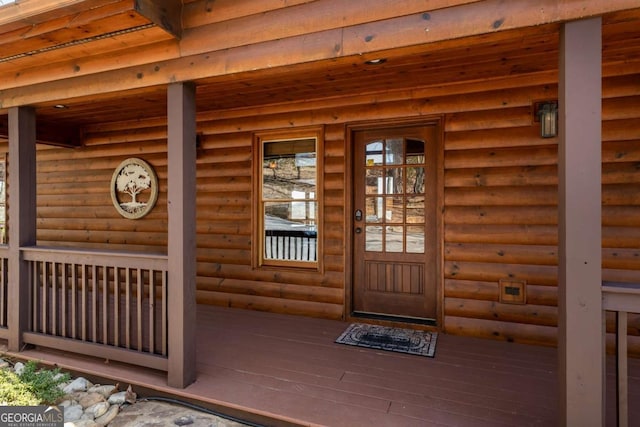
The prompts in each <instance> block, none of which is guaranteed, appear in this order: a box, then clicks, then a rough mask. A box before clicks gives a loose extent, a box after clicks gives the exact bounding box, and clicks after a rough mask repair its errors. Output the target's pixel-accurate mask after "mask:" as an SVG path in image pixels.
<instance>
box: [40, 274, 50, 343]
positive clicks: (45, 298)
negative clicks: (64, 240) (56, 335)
mask: <svg viewBox="0 0 640 427" xmlns="http://www.w3.org/2000/svg"><path fill="white" fill-rule="evenodd" d="M43 264H44V265H43V267H42V307H41V308H42V312H41V316H42V318H41V319H40V322H41V326H42V330H41V332H42V333H43V334H46V333H47V331H48V330H49V322H48V321H49V319H48V316H47V314H48V313H47V308H48V305H49V274H48V271H49V266H50V265H51V263H50V262H45V263H43Z"/></svg>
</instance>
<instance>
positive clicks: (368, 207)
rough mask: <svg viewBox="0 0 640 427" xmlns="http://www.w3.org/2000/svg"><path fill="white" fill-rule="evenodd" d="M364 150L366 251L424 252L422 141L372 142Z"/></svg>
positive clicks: (390, 139) (386, 140) (424, 199)
mask: <svg viewBox="0 0 640 427" xmlns="http://www.w3.org/2000/svg"><path fill="white" fill-rule="evenodd" d="M365 150H366V160H365V161H366V164H365V187H366V188H365V212H366V217H365V220H366V224H367V226H366V227H365V242H366V250H367V251H370V252H394V253H399V252H407V253H424V250H425V243H424V241H425V235H424V233H425V226H424V224H425V203H426V202H427V201H426V198H425V167H426V165H425V142H424V141H422V140H419V139H412V138H407V139H402V138H389V139H382V140H373V141H371V142H369V143H367V145H366V148H365Z"/></svg>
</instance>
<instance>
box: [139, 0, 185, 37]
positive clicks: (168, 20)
mask: <svg viewBox="0 0 640 427" xmlns="http://www.w3.org/2000/svg"><path fill="white" fill-rule="evenodd" d="M135 9H136V11H137V12H138V13H140V14H141V15H142V16H144V17H145V18H147V19H148V20H150V21H151V22H153V23H154V24H156V25H157V26H158V27H160V28H162V29H164V30H165V31H167V32H168V33H169V34H171V35H173V36H174V37H175V38H177V39H180V38H182V1H181V0H136V1H135Z"/></svg>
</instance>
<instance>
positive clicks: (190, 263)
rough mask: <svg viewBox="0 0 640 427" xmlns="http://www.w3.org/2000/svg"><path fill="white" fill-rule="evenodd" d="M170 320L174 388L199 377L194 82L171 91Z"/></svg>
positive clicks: (171, 372)
mask: <svg viewBox="0 0 640 427" xmlns="http://www.w3.org/2000/svg"><path fill="white" fill-rule="evenodd" d="M167 96H168V108H167V110H168V126H169V129H168V149H167V157H168V168H167V169H168V173H167V175H168V177H167V180H168V197H167V199H168V201H167V203H168V206H167V209H168V214H169V236H168V245H169V247H168V258H169V263H168V268H169V273H168V275H169V283H168V288H169V290H168V296H167V304H168V322H169V329H168V333H169V339H168V341H169V374H168V383H169V385H170V386H172V387H179V388H184V387H186V386H188V385H189V384H191V383H192V382H193V381H195V378H196V348H195V347H196V340H195V336H196V334H195V332H196V331H195V329H196V328H195V326H196V212H195V210H196V106H195V85H194V84H192V83H174V84H171V85H169V87H168V91H167Z"/></svg>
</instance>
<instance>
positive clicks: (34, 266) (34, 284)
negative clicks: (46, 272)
mask: <svg viewBox="0 0 640 427" xmlns="http://www.w3.org/2000/svg"><path fill="white" fill-rule="evenodd" d="M38 300H39V298H38V262H37V261H31V301H32V302H31V314H32V316H31V317H32V319H31V322H32V323H31V330H32V331H37V330H38V310H39V308H40V307H39V306H38Z"/></svg>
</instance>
